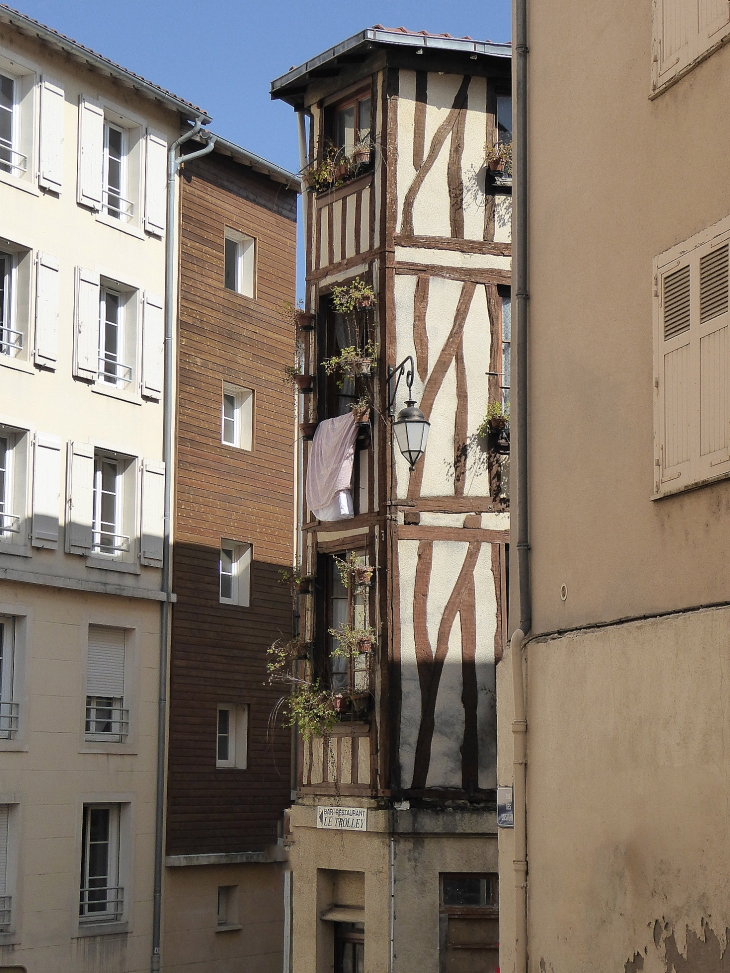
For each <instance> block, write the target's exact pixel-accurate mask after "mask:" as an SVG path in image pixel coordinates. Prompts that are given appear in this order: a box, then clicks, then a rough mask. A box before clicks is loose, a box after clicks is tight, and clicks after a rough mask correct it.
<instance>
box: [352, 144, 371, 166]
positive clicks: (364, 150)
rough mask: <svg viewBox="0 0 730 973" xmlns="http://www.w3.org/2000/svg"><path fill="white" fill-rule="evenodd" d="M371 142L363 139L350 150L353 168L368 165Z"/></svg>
mask: <svg viewBox="0 0 730 973" xmlns="http://www.w3.org/2000/svg"><path fill="white" fill-rule="evenodd" d="M372 149H373V146H372V142H371V141H370V139H363V140H362V141H361V142H358V143H357V145H356V146H355V148H354V149H353V150H352V163H353V165H355V166H366V165H369V163H370V159H371V156H372Z"/></svg>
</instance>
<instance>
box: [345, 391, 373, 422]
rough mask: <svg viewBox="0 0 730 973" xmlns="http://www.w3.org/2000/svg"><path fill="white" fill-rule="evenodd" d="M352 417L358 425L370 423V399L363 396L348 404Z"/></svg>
mask: <svg viewBox="0 0 730 973" xmlns="http://www.w3.org/2000/svg"><path fill="white" fill-rule="evenodd" d="M350 412H352V418H353V419H354V420H355V422H356V423H357V425H358V426H369V425H370V399H368V398H367V397H363V398H361V399H358V400H357V402H353V403H352V404H351V405H350Z"/></svg>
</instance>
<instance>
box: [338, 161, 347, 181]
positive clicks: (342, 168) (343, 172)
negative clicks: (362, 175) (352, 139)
mask: <svg viewBox="0 0 730 973" xmlns="http://www.w3.org/2000/svg"><path fill="white" fill-rule="evenodd" d="M349 174H350V167H349V165H348V164H347V163H346V162H340V163H338V164H337V166H336V167H335V179H347V177H348V176H349Z"/></svg>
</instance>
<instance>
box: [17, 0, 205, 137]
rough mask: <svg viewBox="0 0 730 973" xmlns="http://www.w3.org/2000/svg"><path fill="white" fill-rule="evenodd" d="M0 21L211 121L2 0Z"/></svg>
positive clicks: (166, 104)
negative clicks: (3, 2)
mask: <svg viewBox="0 0 730 973" xmlns="http://www.w3.org/2000/svg"><path fill="white" fill-rule="evenodd" d="M0 24H10V25H11V26H12V27H14V28H15V29H16V30H17V31H18V32H19V33H21V34H25V35H26V36H27V37H35V38H38V39H39V40H41V41H43V43H45V44H48V45H49V47H52V48H54V49H55V50H58V51H63V52H64V53H65V54H68V56H69V57H70V58H72V59H73V60H74V61H77V62H79V63H81V64H85V65H86V66H87V67H90V68H92V69H93V70H96V71H98V72H99V73H100V74H104V75H106V76H107V77H110V78H113V79H114V80H115V81H117V82H119V83H120V84H122V85H124V86H125V87H127V88H131V89H133V90H134V91H136V92H137V93H138V94H140V95H142V96H143V97H145V98H149V99H151V100H152V101H156V102H157V103H158V104H161V105H163V106H164V107H165V108H169V109H170V110H171V111H174V112H177V113H178V114H179V115H181V116H182V117H183V118H184V119H187V120H188V121H195V120H196V119H200V122H201V124H203V125H207V124H208V123H209V122H210V121H211V118H210V115H208V113H207V112H205V111H203V109H202V108H198V107H197V105H193V104H192V102H189V101H185V100H184V99H183V98H178V97H177V95H173V94H172V93H171V92H169V91H166V90H165V89H164V88H160V87H159V86H158V85H156V84H153V83H152V82H151V81H146V80H145V79H144V78H141V77H140V76H139V75H138V74H134V72H132V71H127V69H126V68H123V67H121V66H120V65H119V64H115V63H114V61H110V60H109V59H108V58H106V57H103V56H102V55H101V54H97V53H96V52H95V51H92V50H90V49H89V48H88V47H84V46H83V44H79V43H77V42H76V41H74V40H71V38H70V37H66V36H64V35H63V34H59V33H58V31H55V30H53V29H52V28H51V27H46V26H45V25H44V24H41V23H39V22H38V21H37V20H33V18H32V17H27V16H26V15H25V14H22V13H19V12H18V11H17V10H13V9H12V8H11V7H8V6H6V5H5V4H0Z"/></svg>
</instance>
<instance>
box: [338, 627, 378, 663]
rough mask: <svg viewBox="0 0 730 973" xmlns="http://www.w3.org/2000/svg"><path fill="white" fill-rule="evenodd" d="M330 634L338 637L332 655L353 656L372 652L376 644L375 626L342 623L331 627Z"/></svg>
mask: <svg viewBox="0 0 730 973" xmlns="http://www.w3.org/2000/svg"><path fill="white" fill-rule="evenodd" d="M329 633H330V635H333V636H334V637H335V638H336V639H337V645H336V646H335V647H334V648H333V649H332V651H331V655H333V656H345V657H346V658H351V657H352V656H355V655H365V654H367V653H369V652H372V650H373V646H374V645H375V629H374V628H370V627H367V628H353V627H352V626H351V625H340V627H339V628H331V629H329Z"/></svg>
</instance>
